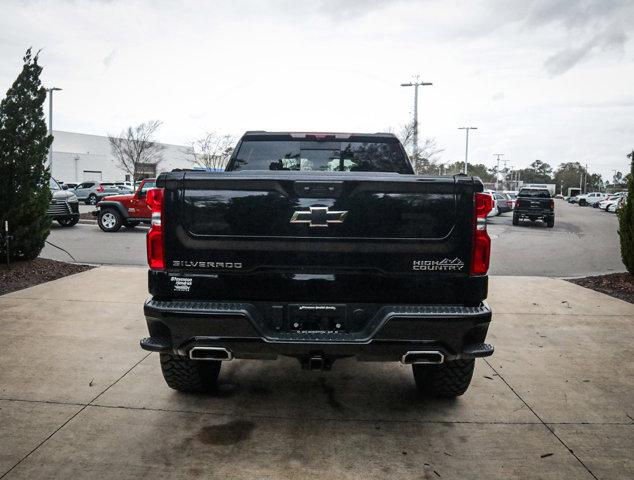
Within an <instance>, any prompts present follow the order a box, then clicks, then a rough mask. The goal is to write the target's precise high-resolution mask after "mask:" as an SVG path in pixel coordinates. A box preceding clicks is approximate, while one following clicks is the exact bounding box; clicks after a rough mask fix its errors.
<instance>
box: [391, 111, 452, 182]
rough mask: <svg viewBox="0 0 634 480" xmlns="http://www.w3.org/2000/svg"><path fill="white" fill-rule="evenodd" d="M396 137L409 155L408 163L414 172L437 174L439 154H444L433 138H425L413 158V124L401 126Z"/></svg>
mask: <svg viewBox="0 0 634 480" xmlns="http://www.w3.org/2000/svg"><path fill="white" fill-rule="evenodd" d="M397 137H398V138H399V139H400V141H401V143H402V144H403V147H405V150H407V152H408V154H409V158H410V161H411V162H412V166H413V167H414V171H415V172H416V173H417V174H419V175H421V174H433V175H437V174H438V173H439V170H440V169H439V165H438V162H439V161H440V157H441V153H442V152H444V151H445V150H444V148H440V147H439V146H438V143H437V141H436V139H435V138H433V137H427V138H425V139H424V140H423V142H422V144H419V145H418V155H417V156H416V158H414V154H413V147H414V145H413V142H414V124H413V123H407V124H405V125H403V126H402V127H401V128H400V130H399V133H398V134H397Z"/></svg>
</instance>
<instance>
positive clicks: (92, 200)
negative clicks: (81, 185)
mask: <svg viewBox="0 0 634 480" xmlns="http://www.w3.org/2000/svg"><path fill="white" fill-rule="evenodd" d="M97 202H98V200H97V195H95V194H94V193H91V194H90V195H88V198H87V199H86V205H97Z"/></svg>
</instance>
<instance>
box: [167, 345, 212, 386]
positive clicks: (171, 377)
mask: <svg viewBox="0 0 634 480" xmlns="http://www.w3.org/2000/svg"><path fill="white" fill-rule="evenodd" d="M160 356H161V371H162V372H163V378H164V379H165V383H167V385H168V386H169V387H170V388H173V389H174V390H178V391H180V392H186V393H206V392H211V391H213V390H214V389H215V388H216V385H217V381H218V375H219V374H220V367H221V366H222V362H218V361H213V360H190V359H189V358H187V357H181V356H179V355H173V354H171V353H161V354H160Z"/></svg>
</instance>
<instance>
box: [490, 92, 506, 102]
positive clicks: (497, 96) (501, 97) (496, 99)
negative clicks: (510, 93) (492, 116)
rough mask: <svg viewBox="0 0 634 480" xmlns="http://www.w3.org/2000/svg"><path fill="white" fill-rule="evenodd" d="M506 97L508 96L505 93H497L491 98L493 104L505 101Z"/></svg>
mask: <svg viewBox="0 0 634 480" xmlns="http://www.w3.org/2000/svg"><path fill="white" fill-rule="evenodd" d="M505 97H506V95H505V94H504V92H495V93H494V94H493V95H492V96H491V100H492V101H493V102H499V101H500V100H504V98H505Z"/></svg>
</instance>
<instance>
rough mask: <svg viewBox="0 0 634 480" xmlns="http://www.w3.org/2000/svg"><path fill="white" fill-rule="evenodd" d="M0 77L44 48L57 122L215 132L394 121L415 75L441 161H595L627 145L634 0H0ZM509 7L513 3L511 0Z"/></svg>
mask: <svg viewBox="0 0 634 480" xmlns="http://www.w3.org/2000/svg"><path fill="white" fill-rule="evenodd" d="M0 2H1V4H2V6H1V10H0V90H1V91H2V95H4V92H6V90H7V88H8V87H9V86H10V85H11V83H12V82H13V80H14V79H15V77H16V75H17V73H18V72H19V69H20V67H21V58H22V56H23V54H24V51H25V50H26V48H27V47H29V46H33V47H34V48H36V49H39V48H41V49H42V52H41V54H40V63H41V64H42V65H43V66H44V67H45V68H44V73H43V81H44V83H45V85H47V86H57V87H61V88H63V91H62V92H57V94H56V96H55V125H54V128H55V129H59V130H67V131H75V132H83V133H92V134H99V135H104V134H106V133H108V132H110V133H118V132H119V131H121V130H122V129H123V128H124V127H126V126H128V125H130V124H136V123H140V122H143V121H145V120H150V119H158V120H162V121H163V122H164V123H163V126H162V127H161V130H160V131H159V135H158V139H159V140H161V141H164V142H168V143H175V144H185V143H187V142H188V141H190V140H193V139H195V138H197V137H199V136H201V135H202V134H203V133H204V132H206V131H212V130H213V131H217V132H221V133H231V134H235V135H240V134H241V133H243V132H244V131H245V130H300V131H359V132H376V131H386V130H387V129H390V128H391V129H393V130H398V128H399V127H400V126H401V125H403V124H404V123H406V122H408V121H410V119H411V114H412V107H413V93H414V92H413V90H412V89H411V88H403V87H400V86H399V85H400V83H402V82H407V81H410V80H411V78H412V75H414V74H420V75H421V79H422V80H425V81H429V82H433V83H434V85H433V86H431V87H424V88H423V89H422V90H421V91H420V93H421V95H420V98H419V115H420V116H419V121H420V128H421V137H427V136H430V137H435V138H436V139H437V140H438V143H439V145H440V146H441V147H442V148H444V149H445V150H444V152H443V154H442V161H444V162H450V161H457V160H463V158H464V131H462V130H457V127H460V126H463V125H470V126H477V127H478V130H477V131H476V132H474V133H473V134H472V136H471V138H470V158H469V160H470V161H471V162H476V163H485V164H488V165H493V164H494V157H493V154H494V153H504V154H505V157H504V158H507V159H509V165H513V166H515V167H520V168H521V167H525V166H527V165H528V164H529V163H531V162H532V161H533V160H534V159H541V160H543V161H545V162H548V163H550V164H551V165H553V166H555V165H557V164H559V163H561V162H566V161H580V162H582V163H587V164H588V165H589V167H590V169H591V170H593V171H598V172H599V173H601V174H603V176H604V177H605V178H608V177H611V175H612V169H619V170H621V171H626V170H627V169H628V161H627V159H626V158H625V155H626V153H627V152H628V151H630V150H632V149H634V62H633V56H634V55H633V52H632V50H633V49H632V39H631V38H630V34H629V32H628V28H629V29H630V30H631V28H632V25H633V24H634V1H629V2H628V1H613V0H596V1H574V0H524V1H516V2H512V1H502V0H489V1H462V2H459V1H447V0H445V1H414V0H401V1H387V0H366V1H363V0H332V1H328V0H321V1H320V0H310V1H303V0H269V1H265V0H260V1H252V2H247V1H243V0H231V1H227V2H223V1H214V2H202V1H199V2H193V1H191V2H189V1H183V2H178V1H171V2H168V1H157V0H154V1H150V0H147V1H142V0H138V1H130V0H127V1H125V2H124V1H103V2H102V1H92V2H88V1H79V0H76V1H24V0H22V1H12V0H0ZM513 4H514V5H513Z"/></svg>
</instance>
